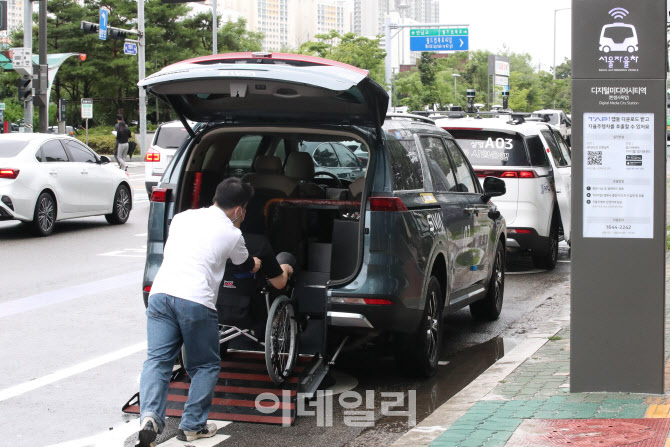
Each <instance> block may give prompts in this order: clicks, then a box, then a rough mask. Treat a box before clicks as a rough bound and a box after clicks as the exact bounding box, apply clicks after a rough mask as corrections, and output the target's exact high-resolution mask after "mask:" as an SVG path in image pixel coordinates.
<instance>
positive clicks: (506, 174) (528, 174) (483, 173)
mask: <svg viewBox="0 0 670 447" xmlns="http://www.w3.org/2000/svg"><path fill="white" fill-rule="evenodd" d="M475 174H476V175H477V177H480V178H484V177H498V178H537V172H535V171H532V170H531V171H493V170H481V169H478V170H476V171H475Z"/></svg>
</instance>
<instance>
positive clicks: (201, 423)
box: [136, 178, 261, 447]
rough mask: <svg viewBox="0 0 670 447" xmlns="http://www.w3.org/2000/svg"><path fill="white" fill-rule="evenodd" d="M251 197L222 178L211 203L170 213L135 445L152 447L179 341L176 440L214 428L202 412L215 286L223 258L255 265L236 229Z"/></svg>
mask: <svg viewBox="0 0 670 447" xmlns="http://www.w3.org/2000/svg"><path fill="white" fill-rule="evenodd" d="M252 195H253V189H252V187H251V186H250V185H248V184H246V183H243V182H242V181H240V180H239V179H237V178H229V179H226V180H224V181H223V182H221V183H220V184H219V185H218V186H217V188H216V193H215V196H214V205H213V206H211V207H209V208H201V209H197V210H188V211H184V212H183V213H179V214H177V215H176V216H175V217H174V218H173V219H172V223H171V224H170V228H169V236H168V240H167V242H166V244H165V250H164V255H163V263H162V265H161V267H160V269H159V271H158V273H157V274H156V278H155V279H154V282H153V284H152V287H151V295H150V296H149V303H148V307H147V312H146V313H147V360H146V361H145V362H144V367H143V369H142V376H141V378H140V407H141V408H140V421H141V427H142V428H141V430H140V432H139V439H138V442H137V444H136V445H139V446H143V447H151V446H155V445H156V443H155V440H156V436H157V434H158V433H160V432H162V431H163V428H164V426H165V413H166V407H167V395H168V386H169V382H170V375H171V373H172V366H173V365H174V362H175V358H176V357H177V354H178V352H179V350H180V348H181V345H182V343H183V345H184V348H185V350H186V355H185V358H186V372H187V373H188V375H189V377H190V378H191V385H190V388H189V393H188V400H187V401H186V404H185V405H184V413H183V415H182V419H181V423H180V424H179V433H178V434H177V439H179V440H181V441H193V440H195V439H198V438H205V437H211V436H214V435H215V434H216V425H214V424H207V417H208V415H209V409H210V407H211V405H212V397H213V395H214V387H215V386H216V382H217V380H218V375H219V370H220V367H219V363H220V361H221V358H220V356H219V331H218V316H217V311H216V299H217V291H218V290H219V286H220V283H221V279H222V278H223V274H224V270H225V267H226V261H227V260H228V259H230V260H231V261H232V262H233V264H236V265H241V266H243V267H245V268H246V270H248V271H250V272H253V273H255V272H257V271H258V269H259V268H260V267H261V262H260V260H259V259H258V258H253V257H251V256H250V255H249V253H248V251H247V248H246V245H245V242H244V238H243V237H242V232H241V231H240V229H239V228H240V224H241V223H242V221H243V220H244V216H245V214H246V206H247V203H248V202H249V200H250V199H251V197H252Z"/></svg>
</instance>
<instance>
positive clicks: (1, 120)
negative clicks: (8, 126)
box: [0, 110, 5, 126]
mask: <svg viewBox="0 0 670 447" xmlns="http://www.w3.org/2000/svg"><path fill="white" fill-rule="evenodd" d="M4 121H5V111H4V110H0V126H4V124H3V123H4Z"/></svg>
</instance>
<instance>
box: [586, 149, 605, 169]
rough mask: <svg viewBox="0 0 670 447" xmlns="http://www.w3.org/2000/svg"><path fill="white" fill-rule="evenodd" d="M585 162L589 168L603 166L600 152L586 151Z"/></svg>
mask: <svg viewBox="0 0 670 447" xmlns="http://www.w3.org/2000/svg"><path fill="white" fill-rule="evenodd" d="M586 156H587V162H586V164H587V165H589V166H593V165H595V166H601V165H602V164H603V153H602V151H586Z"/></svg>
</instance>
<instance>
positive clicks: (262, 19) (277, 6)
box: [216, 0, 289, 51]
mask: <svg viewBox="0 0 670 447" xmlns="http://www.w3.org/2000/svg"><path fill="white" fill-rule="evenodd" d="M288 4H289V0H218V3H217V5H216V6H217V14H219V11H221V16H222V19H223V20H224V21H226V20H229V19H232V20H235V19H236V18H237V17H245V18H246V19H247V26H248V28H249V29H250V30H252V31H256V32H262V33H263V34H265V39H264V40H263V49H264V50H268V51H277V50H280V49H281V48H286V47H288V46H289V37H288V29H289V12H288Z"/></svg>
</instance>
